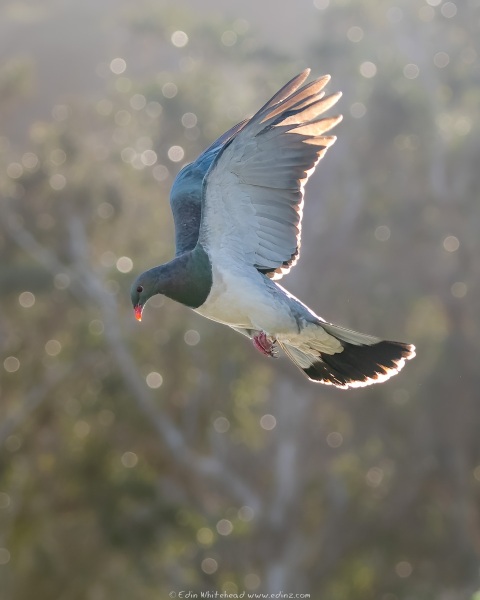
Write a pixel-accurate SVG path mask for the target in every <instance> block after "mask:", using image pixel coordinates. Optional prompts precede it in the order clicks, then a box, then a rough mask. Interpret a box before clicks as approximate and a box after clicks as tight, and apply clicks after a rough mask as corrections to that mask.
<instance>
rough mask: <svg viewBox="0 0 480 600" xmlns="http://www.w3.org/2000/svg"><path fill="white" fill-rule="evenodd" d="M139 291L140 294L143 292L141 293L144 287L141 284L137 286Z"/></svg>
mask: <svg viewBox="0 0 480 600" xmlns="http://www.w3.org/2000/svg"><path fill="white" fill-rule="evenodd" d="M137 292H138V293H139V294H141V293H142V292H143V287H142V286H141V285H139V286H138V287H137Z"/></svg>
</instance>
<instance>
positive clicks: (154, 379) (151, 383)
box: [145, 371, 163, 390]
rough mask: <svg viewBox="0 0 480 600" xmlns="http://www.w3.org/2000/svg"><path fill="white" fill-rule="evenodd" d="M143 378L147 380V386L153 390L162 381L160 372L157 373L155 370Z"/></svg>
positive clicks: (159, 385)
mask: <svg viewBox="0 0 480 600" xmlns="http://www.w3.org/2000/svg"><path fill="white" fill-rule="evenodd" d="M145 380H146V382H147V385H148V387H149V388H152V389H153V390H155V389H158V388H159V387H161V385H162V383H163V377H162V376H161V375H160V373H157V371H152V372H151V373H149V374H148V375H147V376H146V377H145Z"/></svg>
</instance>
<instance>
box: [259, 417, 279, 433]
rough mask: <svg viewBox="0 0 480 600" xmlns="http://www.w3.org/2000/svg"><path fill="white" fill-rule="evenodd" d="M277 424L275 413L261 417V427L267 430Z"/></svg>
mask: <svg viewBox="0 0 480 600" xmlns="http://www.w3.org/2000/svg"><path fill="white" fill-rule="evenodd" d="M276 425H277V419H276V418H275V417H274V416H273V415H269V414H266V415H263V416H262V417H261V418H260V427H261V428H262V429H265V430H266V431H271V430H272V429H274V428H275V426H276Z"/></svg>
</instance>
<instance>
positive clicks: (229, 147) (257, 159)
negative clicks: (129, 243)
mask: <svg viewBox="0 0 480 600" xmlns="http://www.w3.org/2000/svg"><path fill="white" fill-rule="evenodd" d="M308 74H309V70H306V71H304V72H303V73H301V74H300V75H298V76H297V77H295V78H293V79H292V80H291V81H290V82H289V83H287V84H286V85H285V86H284V87H283V88H282V89H281V90H280V91H279V92H277V93H276V94H275V95H274V96H273V98H271V99H270V100H269V101H268V102H267V103H266V104H265V105H264V106H263V107H262V108H261V109H260V110H259V111H258V112H257V113H256V114H255V115H254V116H253V117H252V118H251V119H250V120H249V121H248V122H247V123H246V124H244V125H243V126H242V127H241V128H240V129H239V130H238V131H236V132H235V135H233V136H231V137H230V138H229V139H227V140H226V141H225V143H224V145H223V146H222V147H221V149H220V151H219V152H218V154H217V155H216V157H215V159H214V161H213V163H212V165H211V167H210V168H209V170H208V172H207V174H206V176H205V178H204V181H203V206H202V221H201V226H200V242H201V243H202V245H204V247H205V248H207V250H208V251H209V252H210V254H211V256H212V258H214V257H215V256H218V257H220V256H223V257H224V256H227V255H230V256H231V258H233V259H234V260H235V261H238V260H243V262H244V263H245V264H246V265H250V266H255V267H256V268H257V269H258V270H259V271H261V272H263V273H265V274H267V275H268V276H269V277H273V278H275V279H278V278H280V277H282V275H283V274H285V273H286V272H288V270H289V268H291V267H292V266H293V265H294V264H295V263H296V261H297V260H298V256H299V249H300V236H301V220H302V209H303V197H304V185H305V183H306V181H307V179H308V177H309V176H310V175H311V174H312V173H313V171H314V169H315V167H316V165H317V163H318V161H319V160H320V159H321V158H322V157H323V155H324V154H325V152H326V150H327V148H329V147H330V146H331V145H332V144H333V143H334V142H335V139H336V138H335V136H332V135H324V134H325V133H327V132H328V131H330V130H331V129H332V128H333V127H335V126H336V125H337V124H338V123H339V122H340V121H341V119H342V117H341V116H335V117H324V116H323V113H324V112H325V111H327V110H329V109H330V108H331V107H332V106H334V105H335V103H336V102H337V101H338V99H339V98H340V96H341V94H340V93H335V94H331V95H329V96H325V92H324V89H323V88H324V87H325V85H326V84H327V83H328V81H329V80H330V77H329V76H328V75H325V76H323V77H320V78H319V79H317V80H315V81H313V82H311V83H309V84H307V85H304V86H303V87H300V86H301V85H302V83H303V82H304V81H305V79H306V78H307V76H308Z"/></svg>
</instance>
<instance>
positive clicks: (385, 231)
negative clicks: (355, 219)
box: [374, 225, 391, 242]
mask: <svg viewBox="0 0 480 600" xmlns="http://www.w3.org/2000/svg"><path fill="white" fill-rule="evenodd" d="M374 235H375V239H377V240H378V241H379V242H386V241H387V240H389V239H390V235H391V232H390V227H387V226H386V225H379V226H378V227H377V228H376V229H375V234H374Z"/></svg>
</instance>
